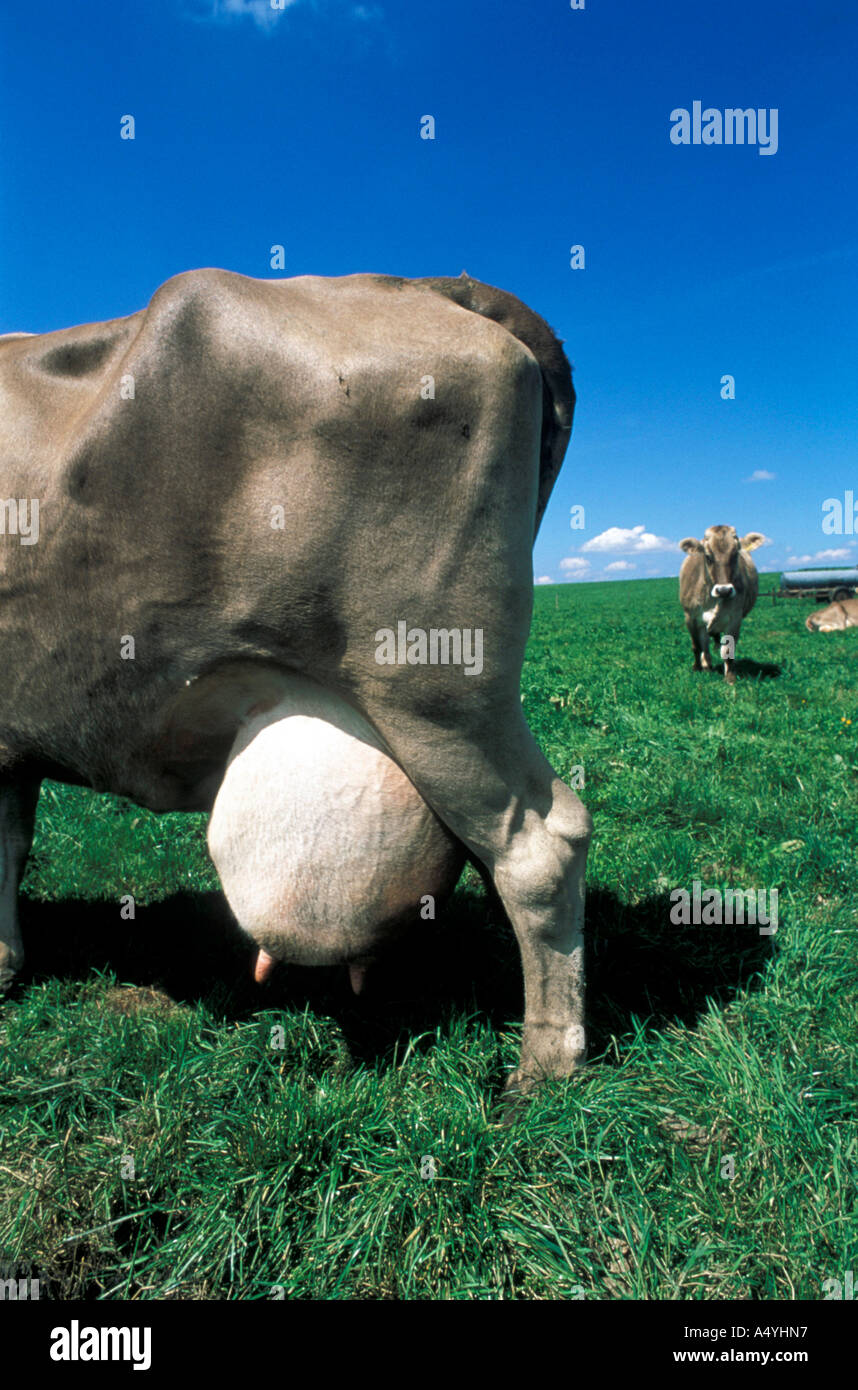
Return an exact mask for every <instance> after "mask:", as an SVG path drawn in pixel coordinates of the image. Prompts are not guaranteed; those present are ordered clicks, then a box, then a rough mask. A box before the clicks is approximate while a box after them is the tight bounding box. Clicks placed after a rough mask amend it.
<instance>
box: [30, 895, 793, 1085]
mask: <svg viewBox="0 0 858 1390" xmlns="http://www.w3.org/2000/svg"><path fill="white" fill-rule="evenodd" d="M21 916H22V927H23V930H24V933H25V937H24V939H25V945H26V950H27V969H26V972H25V977H24V978H25V979H30V978H33V977H38V976H44V975H62V976H66V977H69V978H78V979H79V978H84V977H86V976H87V975H88V974H89V973H90V971H91V970H92V969H94V968H95V969H99V970H110V971H113V972H114V973H115V974H116V976H117V977H118V979H119V980H120V981H121V982H123V983H130V984H134V985H138V986H156V987H157V988H158V989H160V990H162V991H164V992H165V993H166V994H167V995H169V996H170V997H171V998H172V999H173V1000H175V1001H177V1002H182V1003H194V1002H196V1001H198V1000H201V1001H202V1002H203V1003H204V1004H205V1005H206V1007H207V1008H209V1009H210V1010H211V1011H212V1013H213V1014H215V1015H218V1016H220V1017H223V1018H226V1019H229V1020H237V1019H243V1018H250V1017H252V1016H253V1014H254V1013H256V1012H258V1011H260V1010H265V1009H278V1008H290V1007H295V1008H301V1009H303V1008H304V1007H307V1006H309V1008H310V1009H311V1010H312V1011H314V1012H318V1013H321V1014H327V1015H329V1016H331V1017H333V1018H335V1019H336V1020H337V1021H338V1023H339V1024H340V1026H341V1028H342V1030H343V1033H344V1036H345V1039H346V1041H347V1044H348V1046H349V1049H350V1052H351V1055H352V1057H353V1058H354V1060H355V1061H356V1062H358V1061H361V1062H364V1063H365V1064H367V1065H370V1066H371V1065H375V1064H377V1063H383V1064H391V1062H392V1061H393V1057H394V1054H395V1049H396V1047H397V1044H398V1045H399V1050H400V1054H401V1050H402V1045H403V1043H404V1042H407V1041H408V1040H410V1039H413V1038H415V1037H416V1036H417V1035H418V1034H423V1033H426V1034H428V1035H429V1036H428V1037H425V1038H423V1039H422V1040H421V1043H420V1044H419V1045H420V1046H421V1048H423V1049H425V1048H428V1047H430V1046H431V1045H432V1040H433V1038H434V1035H435V1031H436V1029H438V1028H439V1027H440V1029H441V1032H442V1035H443V1034H445V1033H446V1032H448V1031H449V1029H450V1027H451V1024H452V1022H453V1019H454V1018H455V1016H456V1015H457V1014H459V1015H460V1014H461V1013H462V1012H465V1013H476V1014H478V1015H480V1016H482V1017H483V1018H484V1019H486V1020H487V1021H489V1022H490V1023H491V1024H492V1025H493V1026H494V1027H496V1028H498V1027H507V1026H509V1025H510V1024H513V1025H515V1024H518V1023H520V1021H521V1017H522V1012H523V996H522V982H521V967H520V963H519V956H518V948H517V946H516V942H515V938H514V936H513V934H512V930H511V928H510V926H509V924H508V922H507V919H506V916H505V914H504V912H503V909H502V907H501V905H500V902H499V900H498V898H497V897H496V895H495V894H494V891H493V890H492V889H491V888H490V887H489V888H488V889H486V891H485V892H481V891H480V889H479V887H478V886H476V885H474V884H473V881H472V883H471V884H466V885H465V886H463V887H460V888H459V890H458V891H457V893H456V895H455V897H454V898H453V899H452V900H451V901H450V902H449V903H448V905H447V906H446V908H444V907H440V906H439V916H438V920H436V921H435V922H420V923H419V924H418V925H417V926H416V927H415V930H414V931H413V933H411V934H410V935H408V936H406V937H403V938H401V939H400V940H398V941H395V942H391V943H390V944H389V945H388V946H386V948H385V950H384V953H383V954H382V955H380V956H379V959H378V961H377V963H376V964H375V965H374V966H373V967H372V970H371V973H370V976H369V978H368V981H367V986H366V989H365V991H364V993H363V994H362V995H361V997H360V998H359V999H356V998H355V997H354V996H353V995H352V993H351V990H350V989H349V986H348V980H347V976H346V971H345V968H344V967H334V968H327V967H325V968H318V969H307V968H301V967H298V966H288V967H282V966H281V967H278V968H277V969H276V970H275V971H274V973H273V974H272V976H271V979H270V981H269V982H268V983H267V984H266V985H265V986H262V987H260V986H257V985H255V984H254V983H253V981H252V979H251V975H250V970H251V959H252V951H251V949H250V948H249V946H248V943H247V938H246V937H245V936H244V934H243V933H242V932H241V931H240V930H239V929H238V927H237V926H236V924H235V921H234V919H233V918H232V914H231V913H230V911H229V908H228V907H227V904H226V902H225V900H224V898H223V897H222V896H221V894H219V893H196V894H177V895H175V896H174V897H171V898H168V899H166V900H164V901H162V902H159V903H154V904H152V905H150V906H148V907H140V906H138V907H137V916H136V918H135V920H134V921H132V922H126V921H123V920H122V919H121V918H120V916H119V910H118V907H117V905H116V904H115V903H104V902H80V901H74V900H69V901H64V902H57V903H40V902H33V901H28V900H27V899H23V900H22V902H21ZM587 922H588V927H587V980H588V1001H589V1018H588V1023H589V1030H590V1056H591V1058H592V1057H597V1056H599V1055H600V1054H601V1053H603V1052H604V1051H605V1049H606V1048H607V1047H608V1045H609V1043H610V1039H611V1036H612V1035H617V1036H618V1037H622V1036H623V1035H624V1034H625V1033H627V1032H629V1030H630V1029H631V1027H632V1022H631V1020H632V1016H635V1017H637V1018H638V1019H642V1020H644V1019H645V1020H646V1031H647V1033H652V1032H655V1031H657V1030H659V1029H660V1028H662V1027H663V1026H665V1025H666V1024H667V1023H669V1022H677V1023H680V1024H684V1025H685V1026H688V1027H693V1026H694V1024H695V1022H696V1021H697V1019H698V1018H699V1017H700V1015H701V1014H702V1013H703V1012H704V1011H705V1008H706V1001H707V999H710V998H711V999H712V1000H714V1001H715V1002H716V1003H723V1002H726V1001H727V1000H729V999H730V998H732V997H733V996H734V995H735V994H736V992H737V991H738V990H739V989H740V988H741V987H742V986H745V985H747V984H748V983H749V982H750V981H751V980H752V978H753V976H754V975H755V974H757V973H758V972H760V971H761V970H762V969H763V968H764V966H765V964H766V962H767V961H768V960H769V959H770V958H771V956H772V954H773V952H774V950H775V949H776V948H775V945H774V940H775V939H774V938H773V937H762V936H760V935H759V934H758V931H757V928H756V927H753V926H737V927H726V926H725V927H676V926H673V925H672V924H671V922H670V903H669V900H668V898H667V897H666V896H665V897H653V898H648V899H646V900H644V901H643V902H640V903H637V904H634V905H629V904H628V903H625V902H623V901H621V900H620V899H619V898H618V897H617V896H616V895H615V894H614V893H612V892H609V891H608V890H606V889H603V888H593V889H591V890H590V892H589V893H588V899H587ZM611 1057H613V1052H612V1053H611V1054H610V1057H606V1060H610V1058H611Z"/></svg>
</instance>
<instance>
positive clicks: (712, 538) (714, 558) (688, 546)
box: [679, 526, 765, 601]
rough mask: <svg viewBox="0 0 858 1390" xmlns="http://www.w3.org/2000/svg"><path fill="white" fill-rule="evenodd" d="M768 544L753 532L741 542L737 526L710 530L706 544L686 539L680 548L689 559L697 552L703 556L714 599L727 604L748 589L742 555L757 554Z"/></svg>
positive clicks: (707, 579) (704, 540)
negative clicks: (744, 589) (741, 564)
mask: <svg viewBox="0 0 858 1390" xmlns="http://www.w3.org/2000/svg"><path fill="white" fill-rule="evenodd" d="M764 540H765V537H764V536H761V535H760V533H759V531H749V532H748V534H747V536H743V537H742V539H741V540H739V537H738V534H737V533H736V530H735V528H734V527H733V526H710V527H709V528H708V530H706V531H704V532H703V540H702V541H698V540H695V538H694V537H693V536H686V537H685V540H684V541H680V542H679V548H680V550H684V551H685V552H686V554H688V555H690V554H691V553H692V552H695V551H696V552H698V553H699V554H700V555H702V557H703V570H704V573H705V575H706V581H707V585H708V588H709V593H710V596H711V597H712V598H715V599H719V598H720V599H722V600H725V601H726V600H729V599H731V598H734V597H735V596H736V594H737V593H740V592H741V590H742V588H743V587H744V585H743V580H742V573H741V569H740V567H739V551H740V550H756V548H757V546H758V545H762V544H763V541H764Z"/></svg>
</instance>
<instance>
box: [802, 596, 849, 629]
mask: <svg viewBox="0 0 858 1390" xmlns="http://www.w3.org/2000/svg"><path fill="white" fill-rule="evenodd" d="M804 625H805V627H806V628H807V630H808V632H842V631H843V629H844V628H846V627H858V598H844V599H841V600H840V601H839V602H838V603H830V604H829V605H828V607H827V608H819V609H817V611H816V612H815V613H811V614H810V617H808V618H806V619H805V622H804Z"/></svg>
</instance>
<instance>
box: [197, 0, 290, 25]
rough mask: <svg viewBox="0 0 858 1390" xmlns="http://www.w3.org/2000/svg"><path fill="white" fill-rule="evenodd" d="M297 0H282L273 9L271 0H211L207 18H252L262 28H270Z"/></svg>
mask: <svg viewBox="0 0 858 1390" xmlns="http://www.w3.org/2000/svg"><path fill="white" fill-rule="evenodd" d="M296 4H298V0H283V3H282V4H278V6H277V8H276V9H275V8H274V7H273V6H272V4H271V0H211V10H210V12H209V14H208V15H207V16H206V18H207V19H232V18H241V19H244V18H246V19H252V20H253V21H254V22H255V23H256V24H258V25H259V26H260V28H262V29H270V28H271V26H272V25H273V24H276V23H277V21H278V19H280V18H281V16H282V15H284V14H285V12H286V11H287V10H291V9H292V8H293V7H294V6H295V5H296Z"/></svg>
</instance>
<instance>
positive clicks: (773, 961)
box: [0, 576, 858, 1299]
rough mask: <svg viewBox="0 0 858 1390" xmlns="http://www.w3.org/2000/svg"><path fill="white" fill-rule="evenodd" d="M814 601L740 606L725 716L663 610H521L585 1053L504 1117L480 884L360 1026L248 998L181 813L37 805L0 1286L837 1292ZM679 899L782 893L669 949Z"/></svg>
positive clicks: (592, 598)
mask: <svg viewBox="0 0 858 1390" xmlns="http://www.w3.org/2000/svg"><path fill="white" fill-rule="evenodd" d="M762 587H763V589H769V588H771V587H772V577H771V576H764V579H763V584H762ZM809 607H810V605H809V604H807V603H803V602H795V601H789V602H781V603H778V604H777V605H776V606H775V605H773V604H772V602H771V600H768V599H761V600H760V601H759V603H758V605H757V607H756V609H755V610H754V612H753V614H752V615H751V617H750V618H749V619H748V620H747V622H746V623H745V625H744V627H743V631H742V637H741V640H740V642H739V645H738V651H737V656H738V658H739V662H738V681H737V684H736V686H735V687H734V688H733V689H732V690H731V689H729V688H726V687H725V685H724V682H723V680H722V679H721V678H720V676H718V675H705V674H695V673H693V672H692V670H691V648H690V643H689V641H688V638H687V635H686V632H685V629H684V626H683V623H682V614H681V610H680V609H679V607H678V603H677V597H676V582H675V581H674V580H672V581H668V580H652V581H639V582H633V583H617V584H592V585H567V586H560V587H557V588H541V589H538V590H537V592H536V612H535V617H534V623H533V630H532V634H531V641H530V645H529V649H528V657H527V663H526V666H525V670H524V675H523V682H522V690H523V699H524V707H525V710H526V713H527V717H528V719H529V722H530V724H531V726H532V728H533V730H534V732H535V734H536V736H537V738H538V739H539V741H540V743H541V745H542V747H543V748H544V750H545V752H546V754H547V755H548V757H549V759H550V760H551V761H552V763H553V764H554V766H555V767H556V768H557V770H558V771H559V773H560V775H561V776H568V775H569V771H570V768H571V767H572V766H575V765H582V766H583V768H584V772H585V778H586V785H585V787H584V789H583V790H582V791H581V793H580V795H581V796H582V797H583V799H584V800H585V802H586V803H587V805H588V806H589V808H590V810H591V811H592V813H593V816H594V819H595V836H594V842H593V847H592V850H591V854H590V860H589V870H588V885H589V899H588V943H589V983H590V992H589V1001H590V1025H591V1059H592V1060H591V1064H590V1066H589V1067H588V1068H587V1070H586V1071H585V1072H582V1073H581V1074H580V1075H578V1076H576V1077H575V1078H573V1079H570V1080H569V1081H566V1082H562V1083H554V1084H552V1085H550V1086H546V1087H544V1088H543V1089H542V1090H541V1091H540V1092H539V1094H538V1095H537V1098H536V1099H535V1100H534V1101H533V1102H532V1104H531V1105H530V1106H529V1107H528V1108H527V1110H526V1111H525V1112H524V1113H523V1114H522V1115H521V1116H520V1117H519V1118H518V1121H517V1123H514V1124H503V1123H501V1120H500V1116H499V1112H498V1107H497V1100H498V1096H499V1092H500V1088H501V1086H502V1083H503V1077H504V1075H505V1073H506V1071H507V1070H508V1069H509V1068H510V1067H512V1066H513V1065H514V1062H515V1058H516V1052H517V1034H518V1031H519V1027H520V1020H521V1008H522V1004H521V985H520V969H519V963H518V958H517V949H516V946H515V941H514V938H513V937H512V934H511V931H510V929H509V927H508V925H507V924H506V922H505V919H504V917H503V914H502V912H501V911H500V909H499V907H498V905H497V903H496V901H495V900H494V898H493V896H492V895H491V894H489V893H487V892H486V890H485V888H484V887H483V885H482V883H481V881H480V879H479V877H478V876H477V874H476V873H475V872H474V871H473V870H471V869H469V870H467V871H466V874H465V876H464V877H463V879H462V882H461V884H460V886H459V889H458V890H457V893H456V896H455V899H454V900H453V902H452V903H451V905H450V907H449V908H448V909H447V910H446V911H445V912H444V913H443V915H442V917H439V920H438V921H437V922H435V923H421V925H420V930H419V932H417V931H416V932H415V937H414V939H413V940H412V941H408V942H405V943H403V944H402V945H401V946H398V947H396V948H395V949H394V950H392V952H391V955H390V958H389V960H388V961H386V962H385V963H384V964H383V965H381V966H380V967H379V968H378V971H377V975H376V978H375V981H374V983H373V985H372V988H371V989H370V990H369V991H368V993H367V994H366V996H364V997H363V998H362V999H361V1000H360V1001H356V1000H354V999H353V998H352V997H351V996H350V994H349V992H348V989H347V985H346V982H345V980H344V979H343V978H342V976H341V975H340V973H339V972H337V971H327V970H321V971H314V972H311V971H306V970H294V971H289V972H282V971H281V972H280V973H279V974H277V975H276V976H275V977H274V980H273V981H272V984H271V986H270V987H268V988H267V989H265V990H262V991H259V990H255V989H254V988H253V987H252V986H251V984H250V983H249V981H248V980H247V978H246V970H247V960H248V952H247V950H246V948H245V947H244V945H243V944H242V943H241V941H240V940H239V939H238V937H237V934H236V932H235V930H234V928H232V926H231V923H230V919H229V914H228V912H227V911H226V909H225V906H224V904H223V900H222V899H221V898H220V897H219V895H218V894H217V891H216V890H217V880H216V877H215V875H214V871H213V869H212V867H211V865H210V863H209V861H208V857H207V854H206V849H205V839H204V830H205V827H204V819H203V818H202V817H195V816H180V815H167V816H161V817H157V816H154V815H151V814H149V813H146V812H143V811H141V810H139V809H138V808H136V807H134V806H132V805H130V804H129V803H127V802H121V801H118V800H117V799H115V798H109V797H104V796H96V795H95V794H90V793H86V792H82V791H78V790H76V789H72V788H67V787H62V786H59V785H57V784H55V783H49V784H46V785H45V787H44V788H43V791H42V800H41V804H40V811H39V821H38V827H37V838H36V842H35V846H34V852H33V856H32V858H31V861H30V864H29V868H28V871H27V876H26V880H25V886H24V894H25V901H24V904H23V927H24V931H25V934H26V935H25V940H26V944H27V949H28V964H29V971H28V974H27V975H26V977H25V980H24V982H23V986H22V987H21V988H20V989H19V990H18V991H17V992H16V993H15V994H14V996H13V997H12V998H10V999H7V1000H6V1001H5V1002H4V1003H3V1004H2V1005H0V1041H2V1048H0V1067H2V1081H0V1087H2V1089H0V1106H2V1111H0V1113H2V1137H1V1138H0V1260H3V1259H5V1261H6V1263H7V1265H8V1264H10V1263H11V1264H15V1263H16V1262H17V1264H18V1265H19V1266H21V1265H25V1264H29V1265H31V1266H33V1267H35V1268H36V1269H37V1270H38V1273H39V1275H40V1277H41V1279H42V1280H43V1284H44V1286H45V1292H50V1294H51V1296H53V1297H59V1298H85V1299H97V1298H104V1297H133V1298H140V1299H152V1298H180V1299H210V1298H233V1299H234V1298H239V1299H255V1298H270V1297H272V1296H278V1292H279V1294H280V1295H283V1296H285V1297H287V1298H326V1299H346V1298H351V1299H354V1298H364V1299H391V1298H411V1299H501V1298H503V1299H556V1298H575V1297H584V1298H586V1299H630V1298H658V1299H719V1298H740V1299H781V1298H788V1299H791V1298H796V1297H800V1298H810V1299H821V1298H823V1297H824V1292H823V1283H824V1281H826V1280H828V1279H841V1280H842V1279H843V1278H844V1274H845V1272H846V1271H848V1270H850V1269H851V1270H858V1206H856V1192H858V1187H856V1181H858V1125H856V1098H858V1069H857V1068H856V1044H858V966H856V945H857V944H858V922H857V921H856V908H855V879H856V862H855V844H856V830H858V824H856V822H858V797H857V796H856V788H858V744H856V739H858V694H856V685H858V680H856V677H858V632H855V631H852V632H845V633H832V634H829V635H824V636H823V635H814V636H811V635H810V634H809V633H808V632H806V631H805V629H804V626H803V622H804V617H805V616H806V614H807V612H808V611H809ZM695 879H698V880H700V881H701V883H702V885H703V887H704V888H710V887H715V888H721V889H723V888H727V887H742V888H746V889H747V888H765V889H767V890H769V891H771V889H773V888H776V889H777V890H778V893H779V926H778V930H777V932H776V934H774V935H772V936H766V935H761V934H760V933H759V932H758V930H757V929H756V928H755V927H752V926H708V927H707V926H688V927H682V926H674V925H672V924H671V921H670V893H671V890H673V889H675V888H681V887H685V888H687V889H689V890H690V889H691V887H692V883H693V880H695ZM125 894H131V895H133V897H134V899H135V900H136V915H135V917H134V918H133V920H129V919H127V918H125V917H123V916H122V915H121V907H120V900H121V899H122V896H123V895H125ZM126 911H127V909H126ZM276 1028H280V1029H281V1030H282V1032H281V1033H276V1032H275V1033H272V1029H276ZM272 1041H273V1042H274V1043H275V1044H278V1043H282V1046H272V1045H271V1044H272ZM731 1174H732V1176H731Z"/></svg>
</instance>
